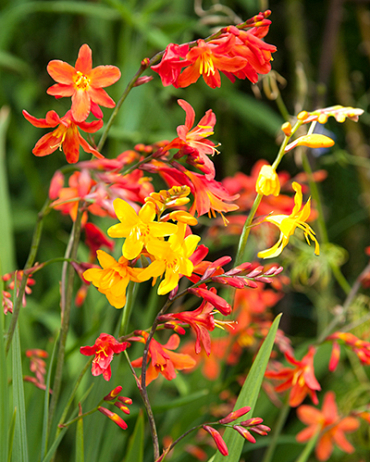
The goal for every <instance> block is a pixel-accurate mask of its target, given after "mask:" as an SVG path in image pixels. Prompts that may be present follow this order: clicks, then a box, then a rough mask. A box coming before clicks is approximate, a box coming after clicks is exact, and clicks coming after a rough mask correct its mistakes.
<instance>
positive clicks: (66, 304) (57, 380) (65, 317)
mask: <svg viewBox="0 0 370 462" xmlns="http://www.w3.org/2000/svg"><path fill="white" fill-rule="evenodd" d="M82 214H83V208H82V206H81V203H80V204H79V208H78V212H77V217H76V220H75V222H74V223H73V227H72V232H71V235H70V239H69V242H68V246H67V249H66V254H65V258H66V259H72V260H75V259H76V255H77V249H78V243H79V240H80V233H81V218H82ZM73 279H74V268H73V266H72V265H69V264H68V262H64V264H63V269H62V284H61V311H62V313H61V328H60V340H59V349H58V358H57V365H56V370H55V376H54V384H53V395H52V398H51V402H50V411H49V431H50V426H51V423H52V420H53V417H54V412H55V408H56V404H57V402H58V398H59V393H60V389H61V384H62V373H63V363H64V355H65V347H66V342H67V334H68V330H69V317H70V313H71V307H72V296H73Z"/></svg>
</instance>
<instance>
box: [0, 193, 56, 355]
mask: <svg viewBox="0 0 370 462" xmlns="http://www.w3.org/2000/svg"><path fill="white" fill-rule="evenodd" d="M49 205H50V200H49V198H48V199H47V200H46V201H45V204H44V205H43V207H42V209H41V211H40V212H39V214H38V215H37V221H36V226H35V229H34V232H33V236H32V243H31V248H30V253H29V254H28V258H27V262H26V264H25V266H24V269H23V275H22V280H21V283H20V287H19V291H18V295H17V298H16V301H15V304H14V309H13V314H12V318H11V321H10V325H9V329H8V332H7V341H6V346H5V352H6V353H8V351H9V348H10V345H11V343H12V339H13V335H14V330H15V327H16V325H17V321H18V316H19V312H20V309H21V306H22V299H23V296H24V292H25V290H26V285H27V279H28V275H27V273H26V271H27V270H28V269H29V268H31V267H32V265H33V263H34V261H35V258H36V254H37V251H38V248H39V244H40V239H41V233H42V226H43V220H44V217H45V216H46V215H47V214H48V213H49V211H50V209H49Z"/></svg>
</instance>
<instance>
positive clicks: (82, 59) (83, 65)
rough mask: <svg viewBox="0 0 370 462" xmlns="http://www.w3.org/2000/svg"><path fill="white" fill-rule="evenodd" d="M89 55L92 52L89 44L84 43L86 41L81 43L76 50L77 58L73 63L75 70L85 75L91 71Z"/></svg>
mask: <svg viewBox="0 0 370 462" xmlns="http://www.w3.org/2000/svg"><path fill="white" fill-rule="evenodd" d="M91 55H92V52H91V48H90V47H89V45H86V43H85V44H84V45H82V47H81V48H80V50H79V52H78V58H77V61H76V65H75V68H76V71H80V72H82V73H83V74H85V75H86V74H89V73H90V72H91V67H92V57H91Z"/></svg>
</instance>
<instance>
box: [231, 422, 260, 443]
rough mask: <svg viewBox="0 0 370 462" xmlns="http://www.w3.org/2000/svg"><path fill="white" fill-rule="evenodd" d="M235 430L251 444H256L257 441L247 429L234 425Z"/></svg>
mask: <svg viewBox="0 0 370 462" xmlns="http://www.w3.org/2000/svg"><path fill="white" fill-rule="evenodd" d="M233 429H234V430H236V431H237V432H238V433H240V434H241V435H242V437H243V438H245V439H246V440H247V441H249V442H250V443H255V442H256V439H255V437H254V436H252V435H251V434H250V433H249V431H248V430H247V429H246V428H243V427H240V426H239V425H234V426H233Z"/></svg>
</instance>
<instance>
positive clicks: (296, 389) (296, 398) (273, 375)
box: [265, 347, 321, 407]
mask: <svg viewBox="0 0 370 462" xmlns="http://www.w3.org/2000/svg"><path fill="white" fill-rule="evenodd" d="M315 352H316V350H315V349H314V348H313V347H310V349H309V351H308V353H307V354H306V356H304V357H303V358H302V359H301V361H297V360H296V359H295V358H294V357H293V356H291V355H290V354H289V353H288V352H286V353H285V358H286V360H287V361H288V362H289V363H290V364H292V365H293V366H295V368H294V369H291V368H289V367H286V368H283V369H281V370H280V371H277V372H275V371H267V372H266V373H265V377H267V378H270V379H275V380H283V383H282V384H280V385H278V386H277V387H275V390H276V391H277V392H283V391H285V390H289V389H291V390H290V394H289V406H291V407H296V406H299V405H300V404H301V403H302V401H303V400H304V399H305V397H306V396H307V395H310V398H311V399H312V402H313V403H314V404H318V403H319V402H318V399H317V396H316V391H318V390H321V387H320V384H319V382H318V381H317V380H316V377H315V371H314V366H313V358H314V355H315Z"/></svg>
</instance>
